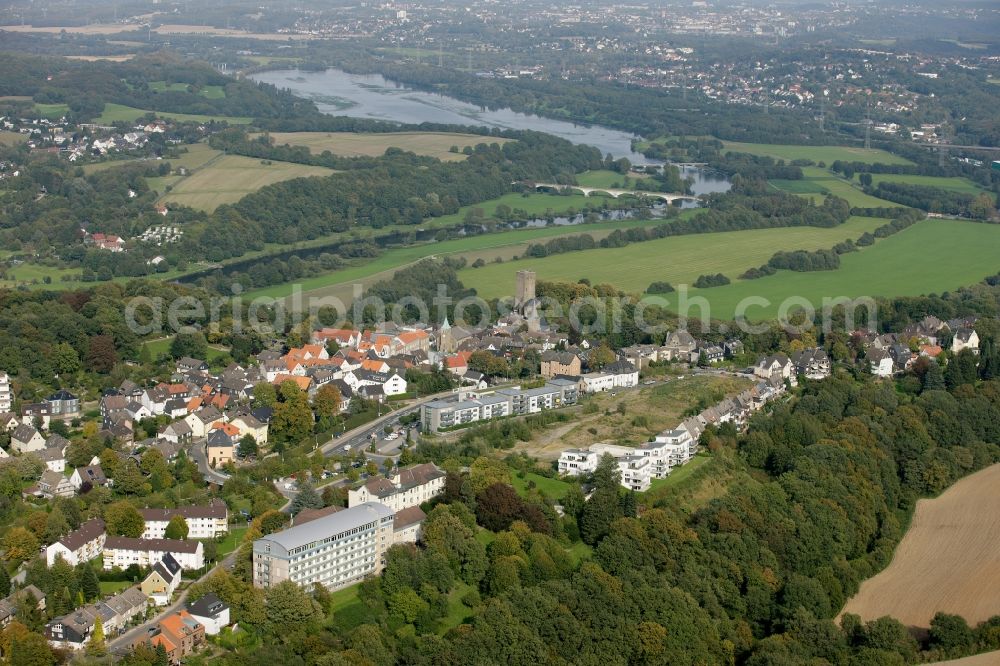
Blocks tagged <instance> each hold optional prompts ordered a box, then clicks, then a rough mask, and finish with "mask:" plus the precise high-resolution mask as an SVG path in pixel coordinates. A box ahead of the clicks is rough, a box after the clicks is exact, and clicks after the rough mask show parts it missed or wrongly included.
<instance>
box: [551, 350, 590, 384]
mask: <svg viewBox="0 0 1000 666" xmlns="http://www.w3.org/2000/svg"><path fill="white" fill-rule="evenodd" d="M541 359H542V361H541V368H542V373H541V374H542V377H545V378H546V379H552V378H553V377H555V376H556V375H566V376H569V377H579V376H580V374H581V372H582V368H581V362H580V357H579V356H577V355H576V354H574V353H573V352H568V351H567V352H557V351H546V352H542V355H541Z"/></svg>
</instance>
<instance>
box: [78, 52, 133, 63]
mask: <svg viewBox="0 0 1000 666" xmlns="http://www.w3.org/2000/svg"><path fill="white" fill-rule="evenodd" d="M63 57H64V58H66V59H67V60H81V61H84V62H97V61H98V60H106V61H108V62H127V61H129V60H131V59H132V58H134V57H135V54H134V53H126V54H124V55H68V56H63Z"/></svg>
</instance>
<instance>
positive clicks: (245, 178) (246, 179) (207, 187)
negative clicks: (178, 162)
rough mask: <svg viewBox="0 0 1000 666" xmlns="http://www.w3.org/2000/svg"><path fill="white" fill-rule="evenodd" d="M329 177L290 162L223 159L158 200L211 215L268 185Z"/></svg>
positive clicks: (319, 170) (325, 171)
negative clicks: (293, 179)
mask: <svg viewBox="0 0 1000 666" xmlns="http://www.w3.org/2000/svg"><path fill="white" fill-rule="evenodd" d="M331 173H334V171H333V170H331V169H325V168H323V167H314V166H307V165H304V164H293V163H291V162H269V163H268V164H264V163H262V161H261V160H258V159H254V158H251V157H243V156H242V155H225V156H222V157H220V158H218V159H215V160H213V161H212V162H211V164H207V165H206V166H203V167H202V168H200V169H197V170H196V171H194V173H192V174H191V175H190V176H186V177H184V178H182V179H181V180H179V181H178V182H177V184H176V185H174V186H173V189H172V190H171V191H170V192H168V193H166V194H164V195H163V196H162V197H160V201H162V202H164V203H168V204H169V203H177V204H182V205H184V206H190V207H191V208H197V209H199V210H204V211H208V212H211V211H213V210H215V209H216V208H218V207H219V206H220V205H222V204H224V203H235V202H237V201H239V200H240V199H242V198H243V197H244V196H246V195H247V194H249V193H250V192H255V191H256V190H259V189H260V188H262V187H265V186H267V185H273V184H274V183H280V182H281V181H283V180H290V179H292V178H302V177H306V176H328V175H330V174H331Z"/></svg>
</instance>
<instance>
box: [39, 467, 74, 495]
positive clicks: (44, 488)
mask: <svg viewBox="0 0 1000 666" xmlns="http://www.w3.org/2000/svg"><path fill="white" fill-rule="evenodd" d="M38 493H39V495H41V496H42V497H44V498H46V499H52V498H53V497H73V496H74V495H76V488H75V487H73V483H72V482H71V481H70V480H69V479H68V478H66V476H64V475H63V473H62V472H56V471H53V470H51V469H47V470H45V471H44V472H42V476H41V478H40V479H38Z"/></svg>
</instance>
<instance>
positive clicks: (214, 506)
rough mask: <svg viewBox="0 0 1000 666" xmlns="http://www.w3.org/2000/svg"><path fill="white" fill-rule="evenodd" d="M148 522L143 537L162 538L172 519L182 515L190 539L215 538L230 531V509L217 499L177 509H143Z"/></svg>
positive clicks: (142, 512) (144, 518)
mask: <svg viewBox="0 0 1000 666" xmlns="http://www.w3.org/2000/svg"><path fill="white" fill-rule="evenodd" d="M140 513H141V514H142V518H143V520H144V521H145V522H146V530H145V531H144V532H143V533H142V538H143V539H162V538H163V537H164V534H165V533H166V530H167V525H168V524H169V523H170V519H171V518H173V517H174V516H182V517H183V518H184V522H186V523H187V526H188V536H187V538H188V539H214V538H215V537H217V536H220V535H223V534H228V533H229V511H228V509H227V508H226V503H225V502H223V501H221V500H215V501H213V502H212V503H211V504H209V505H208V506H181V507H177V508H176V509H143V510H141V511H140Z"/></svg>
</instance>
